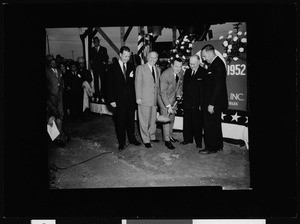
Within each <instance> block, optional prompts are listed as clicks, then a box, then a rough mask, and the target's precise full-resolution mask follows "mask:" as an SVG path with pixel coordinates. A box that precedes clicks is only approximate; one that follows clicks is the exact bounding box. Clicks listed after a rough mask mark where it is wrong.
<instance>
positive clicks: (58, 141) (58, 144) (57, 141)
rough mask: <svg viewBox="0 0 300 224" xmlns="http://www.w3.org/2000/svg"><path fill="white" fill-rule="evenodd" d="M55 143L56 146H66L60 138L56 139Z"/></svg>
mask: <svg viewBox="0 0 300 224" xmlns="http://www.w3.org/2000/svg"><path fill="white" fill-rule="evenodd" d="M55 143H56V145H57V146H58V147H60V148H63V147H65V146H66V144H65V143H64V142H63V141H62V140H60V139H57V140H56V141H55Z"/></svg>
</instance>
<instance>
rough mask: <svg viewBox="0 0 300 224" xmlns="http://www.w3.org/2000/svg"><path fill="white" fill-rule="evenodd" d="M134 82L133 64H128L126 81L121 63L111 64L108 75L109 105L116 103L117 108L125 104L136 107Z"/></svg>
mask: <svg viewBox="0 0 300 224" xmlns="http://www.w3.org/2000/svg"><path fill="white" fill-rule="evenodd" d="M134 80H135V68H134V65H133V64H131V63H130V62H127V72H126V81H125V78H124V74H123V71H122V69H121V66H120V64H119V62H118V63H113V64H111V65H110V67H109V68H108V73H107V98H108V101H109V103H111V102H116V104H117V107H120V106H124V105H125V104H130V106H134V107H135V106H136V99H135V87H134Z"/></svg>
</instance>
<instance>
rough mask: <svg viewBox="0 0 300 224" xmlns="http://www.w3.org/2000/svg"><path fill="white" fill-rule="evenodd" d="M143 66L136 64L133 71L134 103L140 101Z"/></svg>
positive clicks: (139, 102)
mask: <svg viewBox="0 0 300 224" xmlns="http://www.w3.org/2000/svg"><path fill="white" fill-rule="evenodd" d="M142 72H143V68H142V66H138V67H137V68H136V72H135V95H136V103H137V104H141V103H142V80H143V77H142V76H143V74H142Z"/></svg>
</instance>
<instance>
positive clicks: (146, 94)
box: [135, 63, 160, 143]
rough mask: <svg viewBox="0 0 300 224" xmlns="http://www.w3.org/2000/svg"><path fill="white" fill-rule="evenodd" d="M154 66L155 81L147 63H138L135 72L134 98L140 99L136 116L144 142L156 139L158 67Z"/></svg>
mask: <svg viewBox="0 0 300 224" xmlns="http://www.w3.org/2000/svg"><path fill="white" fill-rule="evenodd" d="M154 68H155V75H156V78H155V82H154V80H153V76H152V71H151V69H150V67H149V65H148V63H147V64H144V65H139V66H138V67H137V68H136V73H135V94H136V99H141V100H142V102H141V104H139V105H138V118H139V125H140V132H141V136H142V139H143V142H144V143H150V140H155V139H156V137H155V132H156V113H157V98H158V92H159V77H160V69H159V68H157V67H156V66H154Z"/></svg>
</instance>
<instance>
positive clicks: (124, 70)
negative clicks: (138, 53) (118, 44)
mask: <svg viewBox="0 0 300 224" xmlns="http://www.w3.org/2000/svg"><path fill="white" fill-rule="evenodd" d="M123 73H124V78H125V80H126V66H125V63H123Z"/></svg>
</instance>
